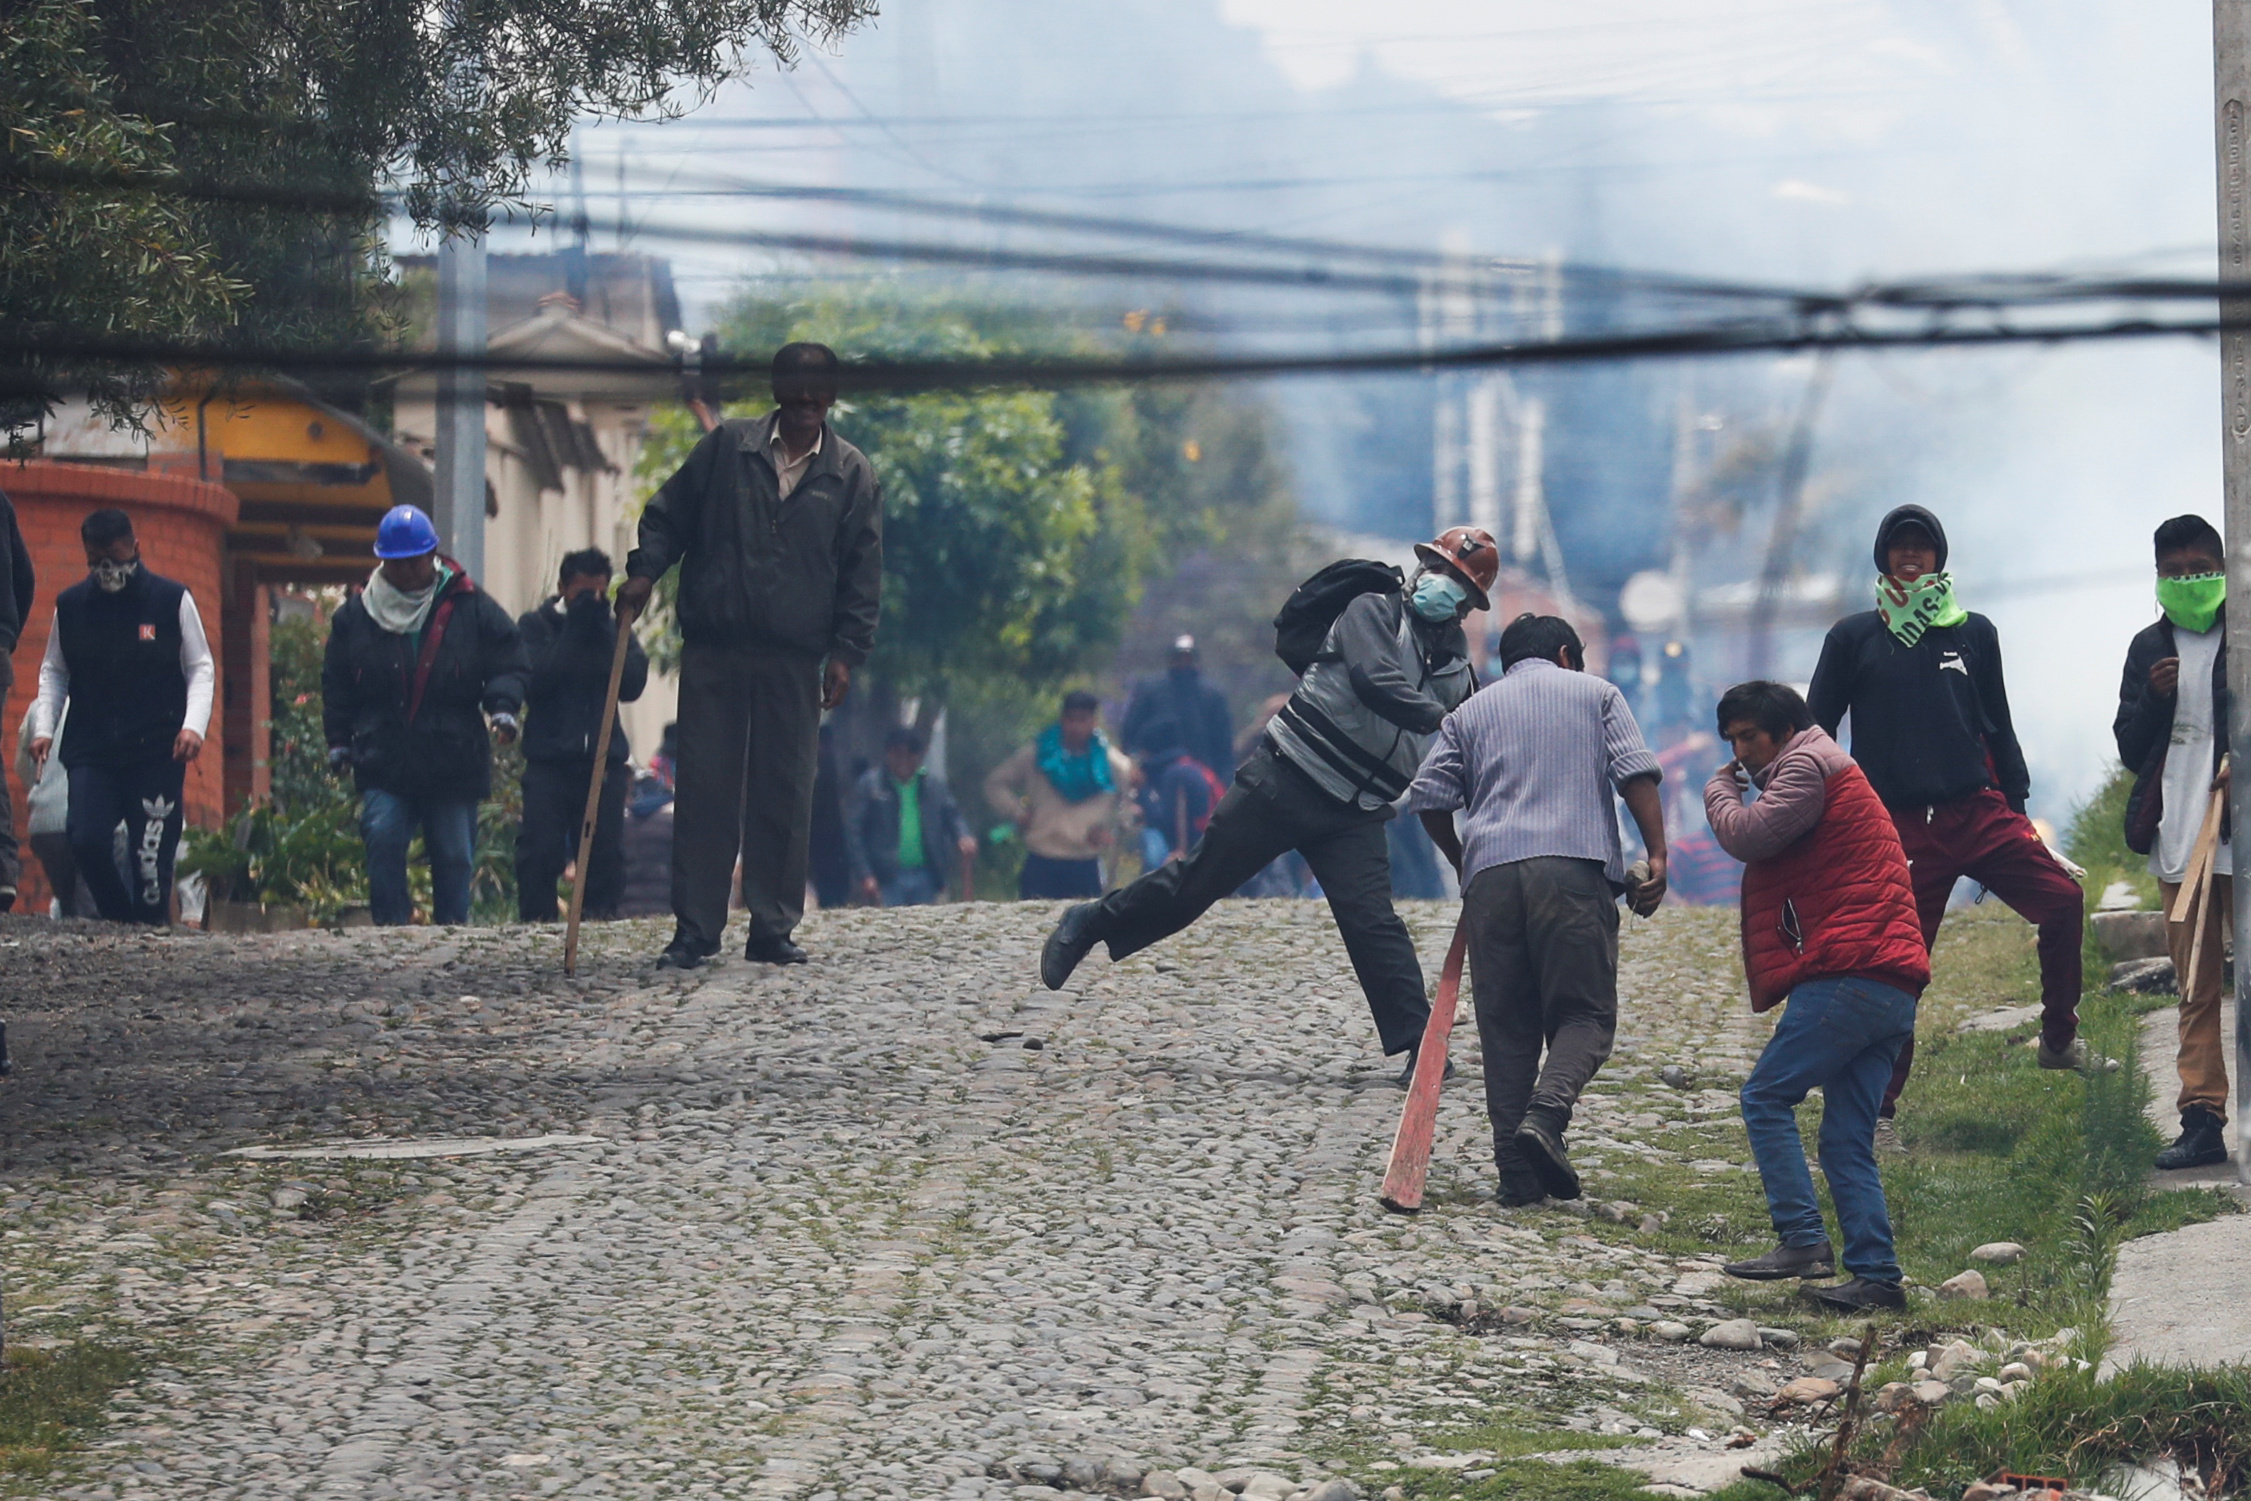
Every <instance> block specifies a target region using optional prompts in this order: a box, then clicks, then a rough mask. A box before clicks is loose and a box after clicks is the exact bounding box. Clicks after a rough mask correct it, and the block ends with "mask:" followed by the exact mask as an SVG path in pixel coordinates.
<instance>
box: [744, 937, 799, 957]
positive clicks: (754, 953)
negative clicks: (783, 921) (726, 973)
mask: <svg viewBox="0 0 2251 1501" xmlns="http://www.w3.org/2000/svg"><path fill="white" fill-rule="evenodd" d="M743 957H744V958H745V959H748V960H750V961H751V962H752V963H753V964H803V963H805V961H806V960H808V959H810V958H811V957H812V956H811V955H810V954H808V953H806V952H805V951H804V950H803V949H801V948H799V947H798V946H797V945H796V944H794V943H792V942H790V941H789V935H788V934H786V933H781V934H776V935H774V936H772V937H768V938H753V939H751V940H750V942H748V943H746V944H744V945H743Z"/></svg>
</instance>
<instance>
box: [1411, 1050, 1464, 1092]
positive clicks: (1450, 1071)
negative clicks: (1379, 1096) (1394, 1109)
mask: <svg viewBox="0 0 2251 1501" xmlns="http://www.w3.org/2000/svg"><path fill="white" fill-rule="evenodd" d="M1422 1052H1423V1050H1422V1044H1421V1043H1416V1044H1415V1045H1414V1046H1413V1047H1411V1048H1409V1049H1407V1066H1406V1067H1405V1068H1403V1069H1401V1070H1399V1080H1398V1083H1399V1087H1400V1088H1401V1089H1412V1088H1414V1086H1415V1063H1416V1061H1417V1060H1419V1059H1420V1058H1421V1057H1422ZM1453 1077H1454V1055H1453V1054H1452V1053H1451V1052H1448V1053H1447V1054H1446V1071H1445V1072H1444V1073H1443V1074H1440V1075H1439V1076H1438V1078H1439V1082H1440V1083H1444V1082H1445V1081H1446V1080H1448V1079H1451V1078H1453Z"/></svg>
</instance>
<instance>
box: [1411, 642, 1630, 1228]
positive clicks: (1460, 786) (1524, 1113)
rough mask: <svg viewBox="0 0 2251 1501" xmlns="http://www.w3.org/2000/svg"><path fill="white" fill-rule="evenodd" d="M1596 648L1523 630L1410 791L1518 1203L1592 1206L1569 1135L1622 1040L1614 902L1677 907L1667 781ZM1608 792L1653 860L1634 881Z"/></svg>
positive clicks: (1511, 1194)
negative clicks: (1668, 890) (1454, 886)
mask: <svg viewBox="0 0 2251 1501" xmlns="http://www.w3.org/2000/svg"><path fill="white" fill-rule="evenodd" d="M1584 650H1585V648H1584V647H1582V646H1581V645H1580V642H1579V633H1578V632H1577V631H1575V630H1573V629H1572V627H1571V623H1570V622H1569V621H1566V620H1563V619H1561V618H1559V617H1557V616H1554V615H1519V616H1518V617H1517V618H1516V619H1515V620H1514V621H1512V622H1510V624H1509V627H1508V629H1507V630H1505V631H1503V632H1501V678H1500V681H1499V682H1496V683H1491V684H1488V685H1487V686H1486V687H1485V688H1483V689H1482V690H1480V691H1479V692H1478V693H1477V695H1476V696H1475V697H1473V698H1471V699H1470V700H1469V702H1468V703H1466V704H1464V705H1463V706H1462V707H1461V708H1460V709H1458V710H1456V711H1455V712H1454V713H1453V714H1451V715H1449V716H1447V719H1446V722H1445V723H1444V724H1443V725H1441V726H1439V729H1438V736H1437V738H1436V739H1435V740H1434V741H1433V742H1432V743H1431V747H1430V750H1429V752H1428V753H1427V754H1426V755H1425V756H1424V758H1423V764H1422V770H1421V772H1420V773H1419V774H1418V775H1417V776H1416V777H1415V782H1414V785H1413V786H1412V787H1411V788H1409V789H1408V793H1407V806H1408V808H1409V809H1411V810H1412V811H1414V812H1415V813H1417V814H1419V815H1421V817H1422V821H1423V827H1424V828H1425V829H1427V830H1429V832H1430V837H1431V841H1432V842H1433V843H1434V844H1436V845H1437V846H1438V848H1439V850H1440V851H1441V852H1442V853H1443V854H1444V855H1445V856H1446V858H1447V859H1448V860H1450V861H1452V862H1453V866H1454V869H1455V871H1456V872H1457V873H1458V874H1459V875H1460V876H1461V880H1462V925H1463V927H1464V929H1465V930H1466V931H1467V933H1468V938H1469V945H1468V947H1469V965H1470V986H1471V991H1472V995H1473V997H1474V1001H1475V1004H1476V1008H1477V1035H1478V1040H1479V1042H1480V1043H1481V1044H1482V1045H1483V1048H1484V1053H1485V1113H1486V1115H1487V1116H1488V1117H1489V1118H1490V1119H1491V1121H1492V1126H1493V1163H1494V1166H1495V1167H1497V1168H1499V1169H1500V1175H1501V1187H1500V1199H1501V1202H1502V1203H1503V1204H1508V1205H1521V1204H1535V1203H1538V1202H1539V1201H1540V1200H1541V1199H1542V1198H1544V1197H1553V1198H1558V1199H1575V1198H1577V1197H1578V1196H1579V1175H1578V1173H1577V1172H1576V1171H1575V1170H1574V1169H1573V1168H1572V1166H1571V1159H1570V1157H1569V1156H1568V1155H1567V1154H1566V1153H1565V1151H1564V1145H1563V1136H1564V1131H1565V1129H1566V1128H1567V1127H1569V1125H1570V1124H1571V1111H1572V1108H1573V1107H1574V1106H1576V1105H1577V1104H1578V1102H1579V1095H1580V1093H1581V1092H1582V1091H1584V1090H1585V1089H1586V1087H1587V1083H1588V1081H1589V1080H1591V1079H1593V1078H1594V1075H1595V1070H1597V1069H1599V1068H1601V1067H1602V1065H1603V1062H1604V1060H1605V1059H1607V1058H1609V1056H1610V1047H1611V1043H1612V1041H1613V1040H1614V1039H1615V1037H1616V1035H1617V1030H1618V905H1617V904H1618V898H1619V896H1620V895H1624V894H1628V893H1629V892H1630V895H1631V899H1632V902H1633V909H1634V911H1635V912H1637V913H1639V914H1641V915H1642V916H1644V917H1647V916H1648V915H1649V914H1650V913H1652V912H1655V911H1656V910H1657V906H1658V904H1659V903H1660V902H1662V901H1663V900H1664V899H1665V813H1664V807H1663V804H1662V802H1661V801H1660V799H1659V798H1658V795H1657V783H1658V780H1659V778H1660V777H1662V776H1663V772H1662V771H1661V770H1660V769H1659V768H1658V765H1657V758H1656V757H1655V756H1654V755H1652V754H1650V751H1649V747H1648V746H1646V745H1644V744H1643V743H1642V738H1641V729H1640V727H1639V726H1637V725H1636V724H1635V723H1634V716H1633V711H1632V710H1631V709H1629V708H1627V707H1626V699H1625V695H1624V694H1622V693H1620V692H1619V691H1618V689H1617V686H1616V685H1615V684H1613V683H1610V682H1607V681H1605V680H1604V679H1602V678H1599V677H1596V676H1595V675H1594V674H1592V673H1590V672H1587V671H1585V670H1584V669H1585V665H1586V664H1585V661H1584V657H1583V653H1584ZM1613 790H1615V791H1616V793H1617V795H1618V796H1620V797H1622V798H1623V799H1624V800H1625V803H1626V808H1627V811H1629V812H1630V813H1632V814H1633V818H1634V824H1635V826H1636V827H1637V828H1639V829H1640V831H1641V838H1642V843H1643V844H1644V845H1645V846H1646V847H1647V849H1648V851H1649V856H1648V868H1647V870H1646V872H1644V871H1642V870H1640V869H1639V868H1637V869H1636V871H1635V872H1634V873H1633V874H1634V877H1635V879H1634V880H1633V882H1632V883H1631V884H1630V885H1629V882H1628V872H1627V870H1626V865H1625V856H1624V853H1623V851H1622V850H1621V849H1620V847H1619V841H1618V816H1617V809H1616V805H1615V804H1613V803H1612V802H1611V801H1610V798H1611V794H1612V792H1613ZM1456 809H1459V810H1461V813H1462V827H1461V830H1460V832H1459V833H1458V834H1457V832H1456V830H1455V828H1454V811H1455V810H1456ZM1543 1044H1545V1046H1546V1052H1547V1057H1546V1060H1545V1062H1544V1063H1543V1062H1542V1059H1541V1048H1542V1045H1543Z"/></svg>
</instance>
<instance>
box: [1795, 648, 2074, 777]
mask: <svg viewBox="0 0 2251 1501" xmlns="http://www.w3.org/2000/svg"><path fill="white" fill-rule="evenodd" d="M1806 703H1807V705H1808V706H1809V707H1810V708H1811V709H1812V710H1813V717H1814V718H1815V719H1817V720H1819V721H1820V723H1821V728H1822V729H1824V730H1826V731H1828V732H1829V733H1830V734H1831V735H1834V734H1836V733H1837V726H1838V724H1839V723H1840V722H1841V721H1842V720H1843V719H1844V717H1845V711H1846V710H1848V709H1849V710H1851V711H1852V758H1853V760H1855V761H1857V762H1859V763H1860V769H1861V770H1862V771H1864V772H1866V773H1867V774H1868V781H1869V783H1870V784H1871V785H1872V786H1874V787H1875V789H1876V795H1877V796H1878V797H1880V798H1882V799H1883V800H1884V805H1885V806H1886V807H1888V808H1891V809H1893V810H1894V811H1895V812H1896V811H1900V810H1904V809H1909V808H1922V807H1929V806H1932V805H1934V804H1938V803H1951V802H1957V801H1959V800H1961V799H1962V798H1965V797H1970V796H1972V795H1974V794H1976V793H1978V792H1980V791H1982V790H1983V789H1985V788H1987V787H1995V786H1997V787H1999V788H2000V789H2001V795H2002V796H2003V797H2005V798H2007V799H2008V801H2009V806H2010V807H2012V808H2014V809H2016V810H2017V811H2018V812H2020V813H2021V812H2023V811H2024V800H2025V797H2026V795H2027V794H2028V793H2029V792H2030V791H2031V788H2032V777H2031V773H2030V772H2029V771H2027V770H2026V769H2025V764H2024V750H2023V748H2022V747H2021V746H2019V745H2018V744H2017V732H2016V725H2015V723H2014V722H2013V721H2012V720H2011V719H2010V717H2009V691H2008V688H2007V686H2006V684H2005V682H2004V681H2003V678H2002V675H2001V637H2000V633H1999V632H1997V631H1995V630H1994V629H1993V622H1992V621H1990V620H1988V619H1986V618H1985V617H1984V616H1983V615H1978V614H1972V615H1971V616H1970V618H1969V619H1967V620H1965V621H1963V622H1962V623H1961V624H1960V625H1949V626H1937V627H1934V628H1932V629H1931V630H1928V631H1926V632H1924V633H1923V638H1922V639H1921V640H1920V641H1917V642H1916V643H1915V644H1914V645H1913V646H1911V647H1910V646H1902V645H1900V644H1899V638H1898V637H1896V636H1894V635H1893V634H1892V633H1891V632H1890V630H1888V629H1887V628H1886V627H1885V625H1884V618H1883V616H1881V615H1879V614H1878V613H1877V612H1875V611H1874V610H1869V611H1866V612H1865V613H1863V614H1859V615H1847V616H1846V617H1845V618H1844V619H1842V620H1840V621H1838V622H1837V623H1836V624H1835V625H1834V626H1832V627H1830V629H1829V637H1828V639H1827V640H1825V641H1823V642H1822V643H1821V661H1820V663H1819V664H1818V665H1817V666H1816V667H1815V668H1814V669H1813V682H1812V685H1811V686H1810V687H1809V688H1808V690H1807V692H1806Z"/></svg>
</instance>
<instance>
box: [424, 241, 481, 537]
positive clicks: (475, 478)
mask: <svg viewBox="0 0 2251 1501" xmlns="http://www.w3.org/2000/svg"><path fill="white" fill-rule="evenodd" d="M438 350H439V352H440V353H441V354H449V355H456V356H468V357H471V358H482V357H483V355H484V352H485V237H484V233H483V231H482V230H481V229H462V230H460V231H457V232H455V233H451V234H448V235H447V236H446V237H445V239H444V240H443V241H441V242H440V243H439V246H438ZM437 470H438V472H437V476H436V480H437V486H436V489H437V493H436V497H435V499H436V504H437V515H435V516H433V517H431V518H430V519H431V520H433V521H435V522H436V523H437V524H438V535H439V536H440V537H441V538H443V539H444V541H445V545H446V548H447V550H448V551H449V552H450V553H451V554H452V556H453V559H454V561H455V562H457V563H459V564H460V565H461V566H462V567H463V568H465V569H467V570H468V571H469V576H470V577H471V578H474V579H482V578H483V577H484V574H485V372H484V369H483V367H481V366H478V367H474V368H470V367H463V366H458V365H447V366H444V367H442V368H441V369H440V370H439V371H438V460H437Z"/></svg>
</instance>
